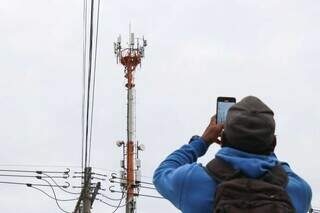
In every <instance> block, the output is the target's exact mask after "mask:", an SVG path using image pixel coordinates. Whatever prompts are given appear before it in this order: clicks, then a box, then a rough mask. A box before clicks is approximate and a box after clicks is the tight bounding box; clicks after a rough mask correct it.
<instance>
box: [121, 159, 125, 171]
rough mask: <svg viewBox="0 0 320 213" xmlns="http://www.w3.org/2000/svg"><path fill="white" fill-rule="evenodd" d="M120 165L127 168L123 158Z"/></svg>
mask: <svg viewBox="0 0 320 213" xmlns="http://www.w3.org/2000/svg"><path fill="white" fill-rule="evenodd" d="M120 166H121V168H123V169H124V168H125V164H124V160H121V161H120Z"/></svg>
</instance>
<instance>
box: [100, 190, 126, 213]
mask: <svg viewBox="0 0 320 213" xmlns="http://www.w3.org/2000/svg"><path fill="white" fill-rule="evenodd" d="M122 194H123V196H122V197H123V198H124V193H122ZM123 198H122V199H121V200H120V202H119V204H118V205H112V204H110V203H107V202H106V201H104V200H102V199H97V200H98V201H100V202H101V203H104V204H106V205H108V206H110V207H113V208H116V209H115V210H114V211H113V212H112V213H114V212H116V211H117V210H118V209H119V208H122V207H124V206H126V205H127V204H128V202H127V203H124V204H121V203H122V200H123Z"/></svg>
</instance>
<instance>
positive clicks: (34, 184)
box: [0, 181, 58, 187]
mask: <svg viewBox="0 0 320 213" xmlns="http://www.w3.org/2000/svg"><path fill="white" fill-rule="evenodd" d="M1 183H2V184H12V185H25V186H28V187H31V186H50V187H58V186H57V185H54V186H52V185H45V184H37V183H21V182H9V181H0V184H1Z"/></svg>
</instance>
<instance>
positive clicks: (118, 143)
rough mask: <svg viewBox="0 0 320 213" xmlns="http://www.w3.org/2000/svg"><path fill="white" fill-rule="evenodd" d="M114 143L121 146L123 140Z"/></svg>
mask: <svg viewBox="0 0 320 213" xmlns="http://www.w3.org/2000/svg"><path fill="white" fill-rule="evenodd" d="M116 144H117V146H118V147H121V146H123V144H124V142H123V141H117V142H116Z"/></svg>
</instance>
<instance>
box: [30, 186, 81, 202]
mask: <svg viewBox="0 0 320 213" xmlns="http://www.w3.org/2000/svg"><path fill="white" fill-rule="evenodd" d="M30 188H33V189H36V190H38V191H40V192H41V193H43V194H45V195H46V196H47V197H49V198H51V199H53V200H57V201H61V202H64V201H74V200H78V198H70V199H58V198H54V197H52V196H51V195H49V194H48V193H46V192H45V191H44V190H42V189H40V188H37V187H35V186H30Z"/></svg>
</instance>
